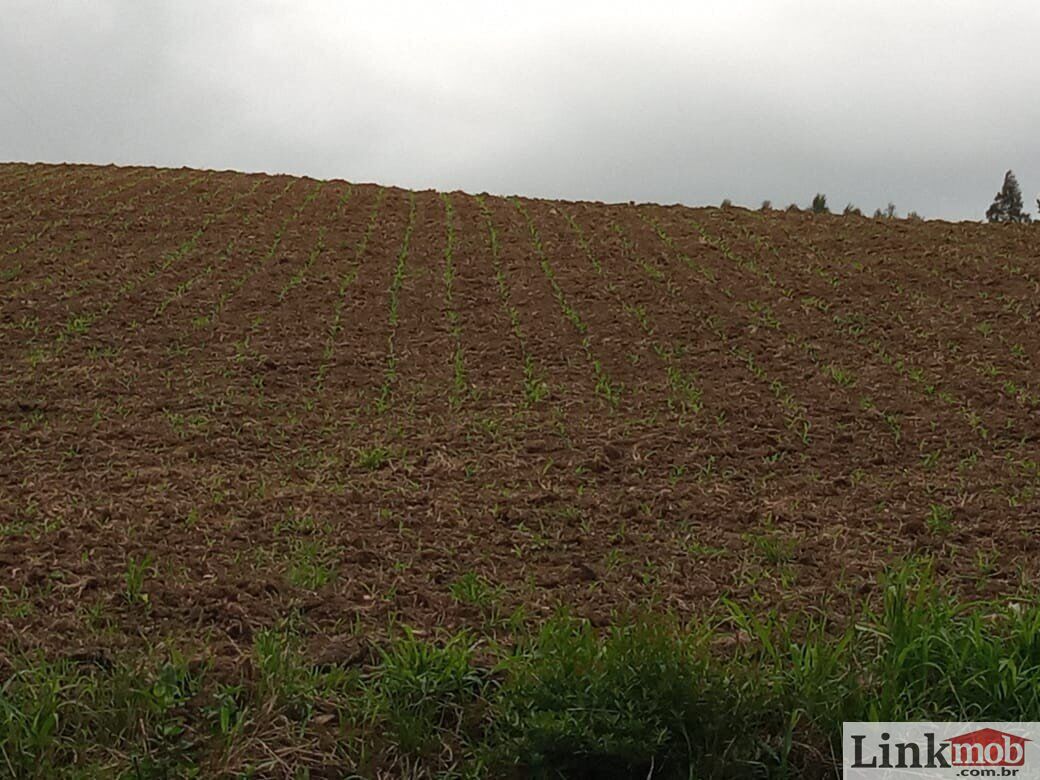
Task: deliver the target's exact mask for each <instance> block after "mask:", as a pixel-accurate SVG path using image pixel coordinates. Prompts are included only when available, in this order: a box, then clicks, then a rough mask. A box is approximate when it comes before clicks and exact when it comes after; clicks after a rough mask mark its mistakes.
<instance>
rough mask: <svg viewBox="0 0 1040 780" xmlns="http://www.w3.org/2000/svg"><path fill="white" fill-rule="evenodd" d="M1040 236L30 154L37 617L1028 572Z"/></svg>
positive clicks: (58, 643)
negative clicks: (915, 566)
mask: <svg viewBox="0 0 1040 780" xmlns="http://www.w3.org/2000/svg"><path fill="white" fill-rule="evenodd" d="M446 203H450V206H451V212H450V224H451V229H452V236H453V238H452V240H451V247H450V252H448V241H449V213H448V211H446ZM413 209H414V210H413ZM489 220H490V222H489ZM491 228H493V231H494V233H493V235H492V232H491ZM1036 230H1037V229H1036V228H1035V227H994V226H985V225H979V224H974V223H964V224H950V223H944V222H906V221H891V220H871V219H865V218H859V217H836V216H812V215H808V214H801V213H788V212H769V213H754V212H748V211H744V210H742V209H735V208H727V209H723V210H718V209H688V208H680V207H662V206H652V205H645V206H636V205H604V204H594V203H565V202H550V201H532V200H521V201H519V202H518V203H514V202H512V201H510V200H506V199H502V198H494V197H484V198H483V199H480V198H477V197H474V196H471V195H466V194H462V193H451V194H450V195H448V196H443V195H441V194H438V193H435V192H430V191H426V192H416V193H411V192H407V191H403V190H399V189H394V188H380V187H376V186H372V185H354V186H351V185H349V184H347V183H345V182H341V181H328V182H317V181H314V180H307V179H293V178H290V177H284V176H275V177H268V176H259V175H244V174H237V173H227V172H201V171H190V170H155V169H143V168H112V167H108V168H100V167H90V166H42V165H32V166H29V165H21V164H11V165H3V166H0V334H2V338H0V636H3V637H4V639H5V642H6V645H7V647H8V649H9V650H12V649H13V650H17V651H21V650H27V649H32V648H34V647H43V648H45V649H47V650H48V651H51V652H58V653H65V652H81V649H82V648H83V647H84V646H88V647H91V648H96V647H98V646H99V645H100V646H104V647H106V648H109V649H112V650H118V649H120V648H125V649H129V648H134V647H139V646H149V645H153V644H155V643H158V642H165V641H169V640H171V639H172V640H173V641H176V642H178V643H181V644H186V645H189V646H192V645H194V646H196V647H197V648H199V649H200V651H203V650H202V649H203V648H205V650H204V652H206V653H213V654H216V655H231V656H236V655H238V654H239V653H240V652H242V650H243V649H244V648H247V647H248V646H249V644H250V641H251V637H252V635H253V633H254V632H255V631H256V630H257V629H258V628H261V627H264V626H269V625H273V624H275V623H278V622H279V621H282V620H286V619H293V620H296V621H297V623H298V625H300V626H301V628H302V630H303V631H304V632H305V633H307V634H308V635H310V636H311V637H312V638H313V639H314V640H315V642H316V643H317V644H318V645H321V644H322V643H324V642H328V641H332V640H333V639H334V638H335V637H338V636H342V635H343V634H344V633H345V632H348V631H351V630H353V629H354V627H356V626H357V625H359V624H360V625H361V626H362V627H363V628H364V629H365V630H368V631H371V632H373V633H380V632H384V631H386V630H387V628H388V626H390V625H392V624H394V623H395V622H404V623H407V624H409V625H412V626H415V627H418V628H419V629H421V630H422V629H425V630H428V631H433V630H434V629H436V628H437V627H446V628H456V627H459V626H465V625H469V626H484V627H486V625H487V621H488V620H489V613H490V612H494V613H496V614H498V615H508V614H510V613H512V612H513V611H514V610H516V609H517V608H519V607H523V608H524V610H525V614H526V615H527V616H529V617H538V616H541V615H544V614H547V613H549V612H550V611H552V610H553V609H554V608H556V607H557V606H558V605H561V604H562V605H567V606H569V607H570V608H572V609H573V610H574V611H575V612H577V613H578V614H581V615H585V616H587V617H589V618H591V619H593V620H594V621H597V622H602V621H606V620H608V619H609V618H610V617H611V615H612V613H614V612H616V611H618V610H627V609H630V608H633V607H646V606H650V607H651V608H653V609H659V610H669V611H672V612H674V613H676V614H678V615H679V616H680V617H683V616H690V615H692V614H695V613H703V612H706V611H709V610H711V609H712V608H713V605H715V604H716V603H717V601H718V600H719V599H720V598H721V597H724V596H726V597H729V598H732V599H735V600H738V601H742V602H746V603H747V604H749V605H751V606H753V607H754V608H756V609H757V608H765V607H779V608H781V609H783V608H787V607H790V606H792V605H798V606H805V605H809V604H816V605H822V604H827V605H828V608H829V609H830V610H831V611H832V612H833V613H834V614H836V615H838V616H840V615H841V614H842V613H843V610H847V609H848V604H849V603H850V599H859V598H861V597H862V595H863V594H864V593H869V591H870V589H871V587H872V584H873V583H874V581H875V578H876V575H877V574H878V572H879V571H880V570H881V569H882V568H883V566H884V565H885V564H886V562H889V561H891V560H893V559H894V558H896V557H898V556H902V555H910V554H924V555H933V556H936V558H937V560H938V562H939V566H940V568H941V569H942V570H944V571H945V572H947V573H949V574H951V575H952V576H953V578H954V580H955V581H960V582H962V583H963V587H964V588H965V589H966V590H967V591H969V592H982V593H985V594H987V595H994V594H999V593H1004V592H1010V591H1013V590H1014V589H1015V588H1017V587H1018V586H1019V584H1020V583H1022V582H1023V581H1030V580H1032V579H1034V578H1035V576H1036V575H1037V568H1038V567H1037V555H1036V553H1037V550H1038V543H1037V539H1036V531H1037V527H1038V523H1040V503H1038V500H1037V497H1036V491H1037V487H1038V479H1040V465H1038V461H1040V457H1038V455H1037V453H1038V451H1040V445H1038V439H1040V371H1038V369H1037V366H1036V364H1035V361H1036V355H1037V351H1038V346H1040V331H1038V329H1037V315H1038V307H1040V304H1038V302H1037V301H1038V300H1040V298H1038V295H1037V292H1038V289H1040V251H1038V249H1037V246H1038V244H1037V241H1036V235H1037V233H1036ZM397 272H400V273H397ZM145 561H146V562H147V565H146V566H145V569H146V571H147V574H146V576H145V578H144V585H143V591H144V596H146V598H144V597H141V598H135V597H133V594H128V580H127V571H128V568H130V569H132V568H133V567H134V566H135V565H138V564H140V563H141V562H145ZM471 573H475V574H477V575H480V576H481V577H483V578H484V579H485V580H486V581H487V583H488V584H489V586H490V588H491V595H490V596H488V599H487V601H488V602H489V603H490V602H491V601H494V602H495V604H496V606H495V608H494V609H489V606H488V603H485V604H477V605H474V604H469V603H466V599H465V598H459V594H458V592H455V593H454V594H453V589H452V585H453V584H454V583H456V582H457V581H458V580H459V578H460V577H464V576H466V575H469V574H471Z"/></svg>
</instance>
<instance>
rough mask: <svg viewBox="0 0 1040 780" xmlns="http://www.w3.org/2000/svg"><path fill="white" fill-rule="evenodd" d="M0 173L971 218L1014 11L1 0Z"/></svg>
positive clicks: (1026, 49)
mask: <svg viewBox="0 0 1040 780" xmlns="http://www.w3.org/2000/svg"><path fill="white" fill-rule="evenodd" d="M0 20H2V23H0V160H20V161H24V160H44V161H74V162H94V163H109V162H116V163H133V164H155V165H164V166H181V165H189V166H196V167H205V168H218V169H224V168H233V169H238V170H246V171H269V172H288V173H299V174H308V175H311V176H316V177H321V178H344V179H348V180H351V181H374V182H379V183H382V184H396V185H401V186H406V187H417V188H425V187H436V188H438V189H463V190H467V191H470V192H476V191H483V190H487V191H490V192H495V193H521V194H525V195H534V196H548V197H561V198H582V199H592V200H613V201H618V200H622V201H627V200H637V201H644V200H650V201H658V202H664V203H672V202H682V203H688V204H705V203H718V202H719V201H720V200H721V199H723V198H726V197H728V198H731V199H732V200H733V201H734V202H736V203H742V204H747V205H753V206H758V205H759V204H760V203H761V202H762V200H763V199H766V198H768V199H771V200H772V201H773V202H774V204H776V205H786V204H787V203H789V202H791V201H797V202H799V203H801V204H805V203H807V202H808V201H809V200H811V198H812V195H813V193H815V192H817V191H822V192H825V193H826V194H827V196H828V200H829V201H830V203H831V205H832V207H835V206H836V207H838V208H840V207H841V206H843V205H844V204H845V203H846V202H847V201H853V202H854V203H856V204H857V205H859V206H861V207H862V208H863V209H864V210H865V211H873V210H874V208H876V207H878V206H883V205H884V204H886V203H888V201H890V200H891V201H894V202H895V203H896V205H897V207H898V208H899V210H900V212H905V211H907V210H909V209H915V210H917V211H918V212H920V213H921V214H922V215H924V216H932V217H944V218H950V219H961V218H972V219H977V218H981V216H982V214H983V212H984V211H985V209H986V206H987V205H988V204H989V202H990V201H991V200H992V198H993V195H994V194H995V193H996V190H997V189H998V188H999V186H1000V184H1001V181H1002V178H1003V174H1004V171H1005V170H1006V169H1008V168H1013V169H1014V170H1015V172H1016V173H1017V175H1018V178H1019V181H1020V183H1021V184H1022V188H1023V191H1024V194H1025V195H1026V202H1027V205H1028V206H1029V207H1030V210H1031V211H1034V212H1035V210H1036V203H1035V199H1036V194H1037V191H1038V190H1040V57H1037V56H1036V52H1037V51H1038V50H1040V3H1037V2H1036V0H1004V2H993V3H989V2H980V1H979V0H974V1H973V2H960V0H936V2H925V1H923V0H900V1H898V2H889V1H888V0H881V1H879V0H871V1H870V2H858V1H857V2H851V1H847V0H806V1H803V2H793V1H792V2H786V1H784V0H718V1H716V0H711V1H710V2H709V1H702V2H692V1H691V2H678V1H677V2H670V3H665V2H646V0H643V2H640V3H633V2H624V3H620V2H619V3H611V2H604V0H597V1H596V2H578V1H576V0H570V1H569V2H560V1H559V0H557V1H556V2H544V3H543V2H531V1H530V0H526V1H525V2H523V3H519V2H512V3H507V2H492V1H491V0H488V1H487V2H451V1H450V0H440V1H439V2H429V1H427V2H404V1H401V2H394V1H393V0H386V1H384V2H375V3H373V2H364V3H360V2H356V3H355V2H346V1H341V2H332V1H331V0H330V1H329V2H324V1H322V0H311V1H308V0H295V2H284V3H283V2H263V1H262V0H248V2H246V1H243V2H219V0H206V1H205V2H202V1H198V2H196V1H195V0H176V1H174V0H169V1H168V2H147V1H145V0H123V1H121V2H120V1H117V0H91V1H90V2H66V1H62V0H47V2H40V0H0Z"/></svg>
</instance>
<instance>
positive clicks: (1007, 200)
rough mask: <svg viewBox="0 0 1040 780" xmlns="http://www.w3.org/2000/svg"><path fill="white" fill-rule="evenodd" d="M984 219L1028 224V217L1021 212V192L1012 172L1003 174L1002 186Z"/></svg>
mask: <svg viewBox="0 0 1040 780" xmlns="http://www.w3.org/2000/svg"><path fill="white" fill-rule="evenodd" d="M986 219H987V220H988V221H989V222H1029V215H1028V214H1027V213H1026V212H1024V211H1022V190H1021V189H1019V186H1018V179H1016V178H1015V174H1014V173H1013V172H1012V171H1008V172H1007V173H1006V174H1004V186H1003V187H1001V188H1000V192H998V193H997V197H995V198H994V199H993V204H992V205H991V206H990V207H989V208H988V209H986Z"/></svg>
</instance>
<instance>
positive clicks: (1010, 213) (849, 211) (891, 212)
mask: <svg viewBox="0 0 1040 780" xmlns="http://www.w3.org/2000/svg"><path fill="white" fill-rule="evenodd" d="M722 205H723V207H726V206H730V205H732V203H731V202H730V200H729V199H728V198H727V199H726V200H724V201H723V202H722ZM1036 207H1037V213H1038V214H1040V198H1037V200H1036ZM772 208H773V204H772V203H771V202H770V201H768V200H764V201H762V211H771V210H772ZM810 209H811V211H812V213H813V214H830V213H831V210H830V207H829V206H828V205H827V196H826V195H824V194H823V193H822V192H817V193H816V195H815V196H814V197H813V199H812V206H811V207H810ZM787 210H788V211H801V209H800V208H799V207H798V205H797V204H795V203H792V204H791V205H790V206H788V207H787ZM842 213H843V214H844V215H845V216H862V215H863V212H861V211H860V210H859V209H858V208H856V206H855V205H853V204H852V203H849V204H848V205H847V206H846V207H845V210H844V211H843V212H842ZM895 218H896V207H895V204H894V203H889V204H888V206H887V207H886V208H885V209H877V210H876V211H875V212H874V219H895ZM906 218H907V219H909V220H919V219H921V217H920V216H919V215H918V214H917V212H916V211H911V212H910V213H908V214H907V215H906ZM986 220H987V221H989V222H998V223H1025V222H1032V221H1033V219H1032V217H1030V216H1029V214H1028V213H1027V212H1026V211H1024V210H1023V206H1022V189H1021V188H1020V187H1019V186H1018V179H1016V178H1015V174H1014V172H1013V171H1008V172H1007V173H1006V174H1004V185H1003V186H1002V187H1001V188H1000V192H998V193H997V196H996V197H995V198H994V199H993V203H992V204H991V205H990V207H989V208H988V209H986Z"/></svg>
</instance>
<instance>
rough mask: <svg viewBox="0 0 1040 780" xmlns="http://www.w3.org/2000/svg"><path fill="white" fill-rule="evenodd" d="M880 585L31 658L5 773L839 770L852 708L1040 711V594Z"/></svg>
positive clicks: (944, 714) (5, 752) (905, 575)
mask: <svg viewBox="0 0 1040 780" xmlns="http://www.w3.org/2000/svg"><path fill="white" fill-rule="evenodd" d="M882 586H883V589H884V591H883V594H884V595H883V600H882V601H881V603H880V604H879V605H878V606H877V608H876V609H873V610H868V609H866V608H864V611H863V614H862V615H861V616H860V619H858V620H856V621H855V623H854V624H853V625H850V626H848V627H847V629H845V630H844V631H843V632H836V631H835V630H834V629H833V628H827V627H825V626H824V625H823V623H822V622H820V621H819V620H818V619H814V618H811V617H808V616H803V617H802V618H798V619H793V620H787V621H782V620H780V619H779V618H778V617H776V616H775V615H767V616H764V617H763V616H758V617H756V616H753V615H751V614H748V613H746V612H744V611H742V610H741V609H739V608H737V607H736V606H734V605H728V604H727V605H726V610H725V611H726V614H725V615H724V616H721V617H719V618H718V620H716V621H715V622H705V623H699V624H697V625H692V626H679V625H677V624H676V623H674V622H673V621H670V620H668V619H664V618H655V617H644V618H640V619H632V620H631V621H629V622H625V623H621V624H619V625H617V626H615V627H614V628H612V629H610V630H608V631H605V632H602V631H596V630H594V629H592V628H591V627H590V626H589V625H588V624H587V623H584V622H582V621H578V620H574V619H571V618H568V617H566V616H561V617H558V618H556V619H554V620H551V621H549V622H548V623H547V624H545V625H543V626H542V627H541V628H540V629H538V630H536V631H534V632H532V633H530V634H526V635H523V636H518V637H514V642H513V643H512V644H510V645H509V646H506V645H500V644H496V643H494V642H492V641H490V640H483V639H479V638H477V637H475V636H472V635H469V634H459V635H455V636H452V637H447V638H443V639H441V640H440V641H436V642H432V641H428V640H426V639H422V638H419V637H418V636H416V635H415V634H412V633H408V632H405V635H404V636H403V637H402V638H400V639H398V640H396V641H394V642H393V643H391V644H389V645H387V646H385V647H384V648H383V649H382V650H380V651H379V654H378V657H377V658H375V659H373V663H372V664H371V665H369V666H366V667H345V666H339V665H323V666H320V667H317V666H314V665H313V664H312V663H311V662H309V661H308V658H307V657H306V656H305V655H304V654H303V653H302V652H301V650H300V645H299V640H298V638H297V636H296V635H295V633H294V632H292V631H290V630H271V631H267V632H264V633H261V634H260V635H258V636H257V637H256V639H255V643H254V648H253V658H252V664H251V668H250V669H249V671H248V672H245V673H243V674H242V677H241V679H239V680H237V681H234V682H233V684H228V682H227V681H226V680H225V681H223V682H221V683H218V682H217V681H216V680H215V679H213V675H212V673H211V672H210V671H209V670H208V669H207V668H206V667H205V666H200V665H196V664H191V663H188V662H187V661H185V660H184V659H183V658H179V657H176V656H173V657H168V658H165V659H164V660H163V661H162V662H159V663H151V664H138V665H133V664H130V663H117V664H115V665H110V666H107V667H106V668H101V667H99V666H98V665H94V666H84V665H83V664H78V665H77V664H73V663H71V662H67V661H66V662H47V661H43V660H40V659H36V660H35V661H30V659H24V658H23V659H21V660H20V661H18V662H17V664H16V666H15V668H14V669H13V670H12V671H10V672H9V673H8V674H7V676H6V680H5V681H4V682H3V684H2V687H0V776H7V775H10V776H12V777H48V778H49V777H98V776H103V777H118V776H122V777H184V776H188V777H191V776H199V777H213V776H222V775H233V776H262V777H269V776H289V777H317V776H320V777H328V776H362V777H370V776H374V775H376V774H378V773H383V776H410V777H416V776H420V777H421V776H431V777H432V776H436V777H481V776H489V777H501V776H517V777H524V776H535V777H597V778H599V777H618V778H628V777H640V778H645V777H683V778H689V777H701V778H704V777H792V778H795V777H813V776H817V777H833V776H835V764H836V763H837V762H838V761H839V759H840V752H839V751H840V735H841V722H842V721H843V720H870V719H884V720H918V719H937V720H943V719H949V720H1040V606H1038V604H1037V603H1036V602H1035V601H1028V602H1027V601H1015V602H1014V603H1000V604H994V603H982V602H976V603H971V604H958V603H955V602H954V601H953V599H952V598H951V597H949V596H948V595H945V594H944V591H943V590H942V588H941V585H940V584H939V583H937V581H936V580H935V578H934V577H933V576H932V574H931V571H930V569H929V568H928V567H927V566H922V565H901V566H900V567H899V568H898V569H895V570H893V571H891V572H890V573H889V574H888V575H887V576H886V577H885V579H884V581H883V582H882ZM735 633H736V634H737V635H738V636H740V640H739V641H736V642H732V641H730V642H726V643H722V642H720V641H719V638H720V637H724V636H728V637H733V636H734V635H735Z"/></svg>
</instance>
